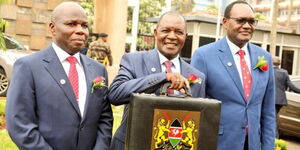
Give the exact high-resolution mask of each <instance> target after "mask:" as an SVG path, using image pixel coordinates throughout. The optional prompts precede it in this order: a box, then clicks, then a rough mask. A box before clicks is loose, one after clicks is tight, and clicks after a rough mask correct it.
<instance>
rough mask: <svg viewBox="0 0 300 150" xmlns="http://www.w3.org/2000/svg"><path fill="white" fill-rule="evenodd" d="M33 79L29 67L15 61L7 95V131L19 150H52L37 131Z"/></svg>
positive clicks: (20, 60) (19, 61)
mask: <svg viewBox="0 0 300 150" xmlns="http://www.w3.org/2000/svg"><path fill="white" fill-rule="evenodd" d="M36 111H37V108H36V99H35V87H34V78H33V76H32V73H31V69H30V67H29V65H26V63H25V62H24V61H22V59H19V60H18V61H16V63H15V65H14V69H13V77H12V81H11V83H10V87H9V90H8V94H7V104H6V123H7V130H8V133H9V135H10V137H11V138H12V140H13V141H14V142H15V143H16V145H17V146H18V147H19V149H22V150H52V148H51V147H50V146H49V144H48V143H47V142H46V141H45V139H44V138H43V136H42V135H41V134H40V132H39V131H38V129H39V125H38V116H37V112H36Z"/></svg>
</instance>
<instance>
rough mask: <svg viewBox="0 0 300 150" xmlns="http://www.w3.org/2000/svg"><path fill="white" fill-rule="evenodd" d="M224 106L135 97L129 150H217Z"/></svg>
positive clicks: (184, 99)
mask: <svg viewBox="0 0 300 150" xmlns="http://www.w3.org/2000/svg"><path fill="white" fill-rule="evenodd" d="M220 110H221V102H220V101H217V100H213V99H205V98H192V97H184V96H183V97H182V96H179V97H174V96H172V97H170V96H166V95H160V96H158V95H154V94H132V96H131V100H130V104H129V117H128V125H127V132H126V140H125V149H126V150H215V149H217V142H218V129H219V121H220Z"/></svg>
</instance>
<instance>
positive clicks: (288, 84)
mask: <svg viewBox="0 0 300 150" xmlns="http://www.w3.org/2000/svg"><path fill="white" fill-rule="evenodd" d="M284 73H285V75H286V77H287V79H286V83H287V86H288V88H290V89H291V90H292V91H294V92H296V93H300V88H298V87H297V86H295V85H294V84H293V83H292V81H291V80H290V77H289V74H288V72H287V71H285V72H284Z"/></svg>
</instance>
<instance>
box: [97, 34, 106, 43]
mask: <svg viewBox="0 0 300 150" xmlns="http://www.w3.org/2000/svg"><path fill="white" fill-rule="evenodd" d="M98 37H99V39H102V40H103V41H104V42H107V37H108V34H106V33H100V34H99V35H98Z"/></svg>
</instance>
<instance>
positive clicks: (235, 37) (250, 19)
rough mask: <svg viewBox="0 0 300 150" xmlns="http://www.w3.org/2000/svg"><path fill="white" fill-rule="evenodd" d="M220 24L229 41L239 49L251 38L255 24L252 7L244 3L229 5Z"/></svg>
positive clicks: (237, 2) (238, 2) (236, 2)
mask: <svg viewBox="0 0 300 150" xmlns="http://www.w3.org/2000/svg"><path fill="white" fill-rule="evenodd" d="M222 22H223V26H224V28H225V30H226V31H227V37H228V38H229V40H230V41H231V42H233V43H234V44H236V45H237V46H239V47H240V48H241V47H243V46H244V45H245V44H246V43H247V42H249V40H250V39H251V38H252V34H253V32H254V30H255V26H256V24H257V20H256V19H255V18H254V12H253V9H252V7H251V6H250V5H249V4H248V3H247V2H245V1H235V2H233V3H231V4H229V5H228V6H227V7H226V9H225V12H224V18H223V20H222Z"/></svg>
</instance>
